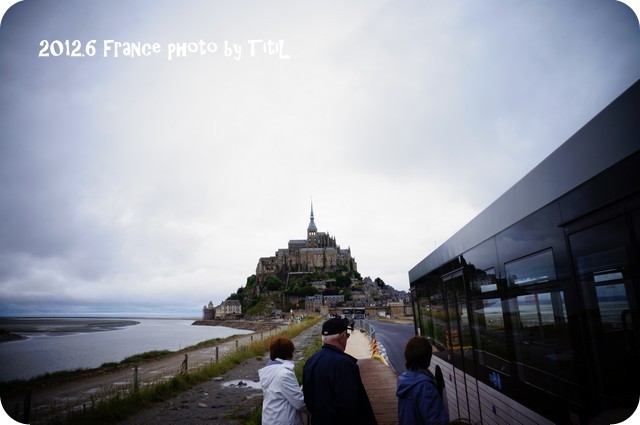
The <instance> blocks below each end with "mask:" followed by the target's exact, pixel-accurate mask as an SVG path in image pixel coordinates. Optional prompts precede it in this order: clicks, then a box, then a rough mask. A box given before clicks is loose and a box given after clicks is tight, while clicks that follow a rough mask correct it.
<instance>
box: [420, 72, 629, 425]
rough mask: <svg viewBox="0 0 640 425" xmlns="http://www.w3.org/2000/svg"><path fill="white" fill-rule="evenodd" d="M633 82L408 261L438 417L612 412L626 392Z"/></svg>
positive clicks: (608, 418) (565, 420) (512, 419)
mask: <svg viewBox="0 0 640 425" xmlns="http://www.w3.org/2000/svg"><path fill="white" fill-rule="evenodd" d="M639 112H640V81H638V82H636V83H635V84H634V85H632V86H631V87H630V88H629V89H628V90H626V91H625V92H624V93H623V94H622V95H620V96H619V97H618V98H617V99H615V100H614V101H613V102H612V103H611V104H610V105H609V106H607V107H606V108H605V109H604V110H602V111H601V112H600V113H599V114H598V115H596V116H595V117H594V118H593V119H592V120H591V121H590V122H588V123H587V124H586V125H585V126H584V127H583V128H581V129H580V130H579V131H578V132H577V133H576V134H574V135H573V136H572V137H571V138H570V139H569V140H567V141H566V142H565V143H564V144H563V145H562V146H560V147H559V148H558V149H557V150H556V151H555V152H553V153H552V154H551V155H550V156H549V157H547V158H546V159H545V160H544V161H543V162H541V163H540V164H539V165H538V166H537V167H536V168H534V169H533V170H532V171H531V172H530V173H529V174H527V175H526V176H525V177H524V178H522V180H520V181H519V182H518V183H516V184H515V185H514V186H513V187H512V188H511V189H509V190H508V191H507V192H505V193H504V194H503V195H502V196H501V197H500V198H498V199H497V200H496V201H495V202H494V203H493V204H491V205H490V206H489V207H488V208H486V209H485V210H484V211H483V212H481V213H480V214H479V215H478V216H477V217H475V218H474V219H473V220H472V221H470V222H469V223H468V224H466V225H465V226H464V227H463V228H462V229H461V230H459V231H458V232H457V233H456V234H454V235H453V236H452V237H451V238H450V239H449V240H447V241H446V242H445V243H444V244H442V245H441V246H439V247H438V248H437V249H436V250H434V251H433V252H432V253H430V254H429V255H428V256H427V257H425V258H424V259H423V260H422V261H420V262H419V263H418V264H417V265H416V266H414V267H413V268H412V269H411V270H410V271H409V280H410V290H411V295H412V303H413V312H414V319H415V329H416V334H418V335H424V336H426V337H428V338H429V339H430V340H431V342H432V344H433V345H434V347H435V349H434V354H433V359H432V362H431V368H432V370H433V369H434V368H435V366H436V365H438V366H440V368H441V369H442V371H443V374H444V378H445V384H446V387H445V405H446V406H447V408H448V412H449V416H450V419H452V420H453V419H456V418H465V419H469V420H471V421H472V422H473V423H478V424H485V425H486V424H512V423H519V424H552V423H557V424H588V423H607V424H609V423H617V422H620V421H623V420H625V419H627V418H628V417H629V416H630V415H631V414H632V413H633V412H634V410H635V409H636V407H637V406H638V397H639V395H640V380H639V379H638V377H640V335H639V333H640V315H639V313H638V305H639V304H640V113H639Z"/></svg>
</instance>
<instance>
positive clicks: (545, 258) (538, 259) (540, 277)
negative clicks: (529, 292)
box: [504, 249, 556, 286]
mask: <svg viewBox="0 0 640 425" xmlns="http://www.w3.org/2000/svg"><path fill="white" fill-rule="evenodd" d="M504 267H505V272H506V274H507V279H508V281H509V286H514V285H530V284H534V283H542V282H549V281H552V280H555V279H556V268H555V265H554V262H553V251H552V250H551V249H547V250H545V251H542V252H538V253H536V254H532V255H529V256H527V257H525V258H522V259H519V260H515V261H511V262H509V263H506V264H505V265H504Z"/></svg>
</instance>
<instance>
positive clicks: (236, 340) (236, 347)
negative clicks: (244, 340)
mask: <svg viewBox="0 0 640 425" xmlns="http://www.w3.org/2000/svg"><path fill="white" fill-rule="evenodd" d="M236 351H238V340H237V339H236Z"/></svg>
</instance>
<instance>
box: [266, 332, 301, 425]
mask: <svg viewBox="0 0 640 425" xmlns="http://www.w3.org/2000/svg"><path fill="white" fill-rule="evenodd" d="M293 350H294V346H293V342H291V340H289V339H287V338H283V337H279V338H275V339H274V340H273V341H271V344H270V346H269V357H270V358H271V361H270V362H269V363H267V365H266V366H265V367H263V368H262V369H260V370H259V371H258V374H259V376H260V385H261V386H262V391H263V394H264V399H263V401H262V424H263V425H302V424H303V421H302V415H303V414H304V413H306V412H307V409H306V407H305V405H304V396H303V394H302V390H301V389H300V385H299V384H298V380H297V379H296V375H295V373H294V372H293V366H294V363H293V362H292V361H291V360H292V359H293Z"/></svg>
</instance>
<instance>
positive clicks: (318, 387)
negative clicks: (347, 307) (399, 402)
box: [302, 318, 376, 425]
mask: <svg viewBox="0 0 640 425" xmlns="http://www.w3.org/2000/svg"><path fill="white" fill-rule="evenodd" d="M347 339H349V333H348V331H347V322H345V321H344V320H343V319H337V318H335V319H329V320H327V321H326V322H324V324H323V325H322V342H323V345H322V348H321V349H320V350H318V351H317V352H316V353H315V354H314V355H313V356H311V357H310V358H309V360H307V362H306V364H305V365H304V369H303V372H302V392H303V393H304V402H305V404H306V406H307V409H308V410H309V413H311V424H312V425H342V424H345V425H347V424H348V425H375V424H376V418H375V416H374V415H373V409H372V408H371V403H370V402H369V397H368V396H367V392H366V390H365V388H364V385H362V378H361V377H360V369H359V368H358V365H357V361H358V360H356V359H355V358H354V357H352V356H350V355H348V354H347V353H345V352H344V350H345V348H346V347H347Z"/></svg>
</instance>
